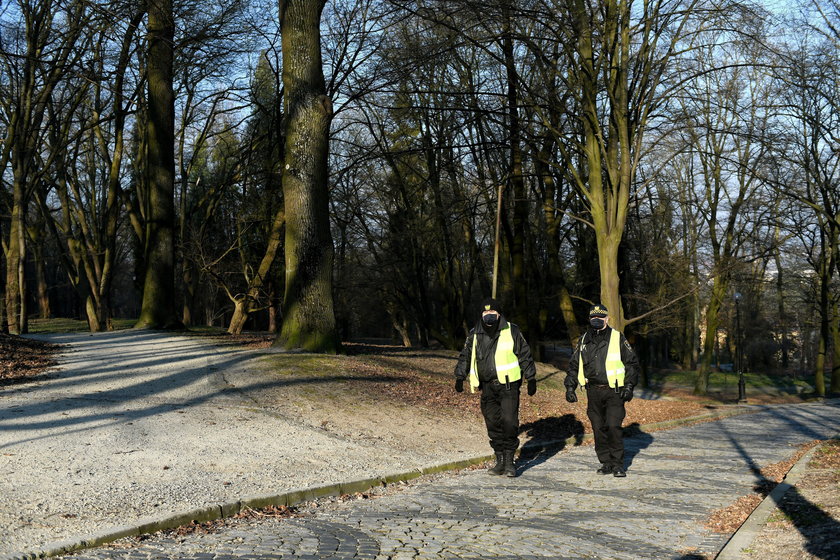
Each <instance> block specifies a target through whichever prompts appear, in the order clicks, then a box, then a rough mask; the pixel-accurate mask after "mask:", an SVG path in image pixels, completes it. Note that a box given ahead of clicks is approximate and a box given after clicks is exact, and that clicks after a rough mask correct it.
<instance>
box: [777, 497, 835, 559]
mask: <svg viewBox="0 0 840 560" xmlns="http://www.w3.org/2000/svg"><path fill="white" fill-rule="evenodd" d="M776 506H777V507H778V508H779V510H780V511H781V512H782V513H784V515H785V517H786V518H787V519H788V520H789V521H790V522H791V523H792V524H793V526H794V527H796V530H797V531H799V534H801V535H802V537H803V538H804V539H805V550H806V551H807V552H808V553H809V554H811V555H813V556H814V557H815V558H822V559H823V560H840V547H838V541H837V538H838V535H840V522H838V521H837V520H836V519H834V518H833V517H832V516H830V515H829V514H827V513H826V512H825V511H824V510H823V509H822V508H820V507H819V506H818V505H816V504H814V503H812V502H811V501H809V500H808V499H807V498H805V497H804V496H803V495H802V494H800V493H799V490H798V489H797V488H796V487H795V486H793V487H791V488H790V489H789V490H788V491H787V492H785V494H784V496H783V497H782V498H781V499H780V500H779V502H778V503H777V504H776Z"/></svg>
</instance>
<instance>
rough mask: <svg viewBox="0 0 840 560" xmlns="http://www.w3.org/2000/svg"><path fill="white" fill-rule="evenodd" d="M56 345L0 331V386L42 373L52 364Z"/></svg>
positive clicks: (56, 349) (56, 350) (56, 348)
mask: <svg viewBox="0 0 840 560" xmlns="http://www.w3.org/2000/svg"><path fill="white" fill-rule="evenodd" d="M58 348H59V347H58V346H56V345H55V344H48V343H45V342H38V341H36V340H29V339H27V338H21V337H19V336H12V335H8V334H3V333H0V386H3V385H8V384H10V383H14V382H17V381H21V380H25V379H27V378H31V377H33V376H36V375H39V374H41V373H44V372H45V371H46V370H47V369H48V368H50V367H52V366H54V365H55V364H56V362H55V354H56V353H58Z"/></svg>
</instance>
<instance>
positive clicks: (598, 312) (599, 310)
mask: <svg viewBox="0 0 840 560" xmlns="http://www.w3.org/2000/svg"><path fill="white" fill-rule="evenodd" d="M607 315H609V313H608V312H607V308H606V307H604V306H603V305H601V304H600V303H599V304H597V305H593V306H592V308H591V309H590V310H589V316H590V317H606V316H607Z"/></svg>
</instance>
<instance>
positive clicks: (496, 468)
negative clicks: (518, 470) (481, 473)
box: [487, 451, 505, 475]
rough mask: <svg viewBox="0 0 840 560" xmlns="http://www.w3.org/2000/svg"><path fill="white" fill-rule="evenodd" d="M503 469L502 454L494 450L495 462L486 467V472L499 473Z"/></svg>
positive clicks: (503, 460)
mask: <svg viewBox="0 0 840 560" xmlns="http://www.w3.org/2000/svg"><path fill="white" fill-rule="evenodd" d="M504 470H505V459H504V456H503V455H502V454H501V453H500V452H498V451H496V464H495V465H493V466H492V467H490V468H489V469H487V474H495V475H500V474H502V473H503V472H504Z"/></svg>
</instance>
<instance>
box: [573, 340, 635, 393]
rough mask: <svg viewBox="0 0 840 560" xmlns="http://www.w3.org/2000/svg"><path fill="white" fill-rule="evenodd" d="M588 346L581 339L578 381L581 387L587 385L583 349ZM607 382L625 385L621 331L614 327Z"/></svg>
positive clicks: (616, 385)
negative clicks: (584, 373)
mask: <svg viewBox="0 0 840 560" xmlns="http://www.w3.org/2000/svg"><path fill="white" fill-rule="evenodd" d="M585 347H586V345H585V344H583V340H582V339H581V346H580V353H579V354H578V383H579V384H580V386H581V387H583V386H585V385H586V376H585V375H583V349H584V348H585ZM605 366H606V368H605V369H606V370H607V382H608V383H609V385H610V387H624V371H625V370H624V362H622V361H621V333H619V332H618V331H617V330H615V329H613V330H612V332H611V333H610V345H609V347H608V348H607V360H606V364H605Z"/></svg>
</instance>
